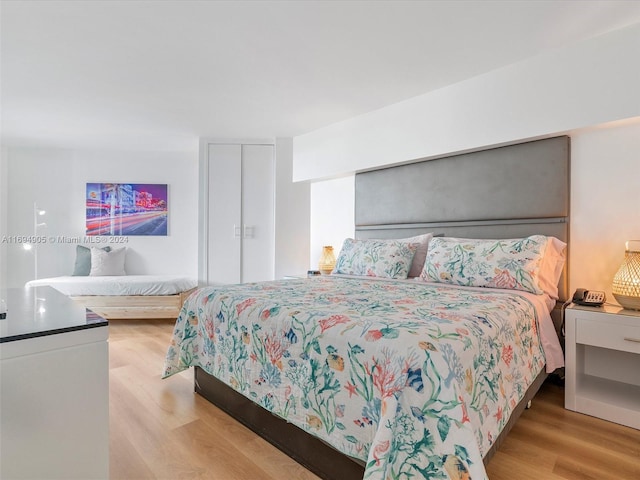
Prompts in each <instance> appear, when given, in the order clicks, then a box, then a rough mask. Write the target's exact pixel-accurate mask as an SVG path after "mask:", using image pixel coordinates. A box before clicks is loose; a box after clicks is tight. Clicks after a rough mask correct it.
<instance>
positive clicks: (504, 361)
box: [163, 275, 545, 480]
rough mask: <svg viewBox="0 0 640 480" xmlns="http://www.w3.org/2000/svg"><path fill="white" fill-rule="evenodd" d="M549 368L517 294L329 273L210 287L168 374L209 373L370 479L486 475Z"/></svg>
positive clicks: (179, 336) (183, 329)
mask: <svg viewBox="0 0 640 480" xmlns="http://www.w3.org/2000/svg"><path fill="white" fill-rule="evenodd" d="M544 364H545V358H544V354H543V351H542V348H541V346H540V341H539V338H538V325H537V320H536V314H535V309H534V307H533V305H532V304H531V303H530V302H529V301H528V300H526V299H525V298H524V297H522V296H520V295H518V294H515V293H513V294H512V293H509V292H502V291H496V290H494V291H491V290H487V291H486V292H485V291H472V290H469V289H464V288H458V287H454V286H446V285H437V284H427V283H424V282H419V281H403V282H398V281H390V280H374V279H366V278H363V279H354V278H344V277H335V276H331V275H328V276H322V277H314V278H308V279H295V280H284V281H279V282H264V283H253V284H244V285H227V286H219V287H207V288H202V289H200V290H198V291H197V292H196V293H194V294H192V295H191V296H190V297H189V298H188V300H187V301H186V302H185V304H184V306H183V307H182V310H181V312H180V316H179V317H178V319H177V321H176V325H175V329H174V333H173V338H172V341H171V344H170V346H169V349H168V352H167V355H166V360H165V366H164V372H163V376H164V377H167V376H170V375H173V374H175V373H178V372H180V371H182V370H184V369H186V368H188V367H190V366H199V367H201V368H203V369H204V370H205V371H206V372H208V373H209V374H211V375H214V376H216V377H217V378H219V379H220V380H222V381H224V382H225V383H226V384H228V385H230V386H231V387H232V388H234V389H235V390H237V391H238V392H240V393H242V394H243V395H245V396H247V397H248V398H250V399H251V400H253V401H254V402H256V403H257V404H259V405H261V406H263V407H264V408H265V409H267V410H269V411H271V412H273V413H274V414H275V415H278V416H280V417H282V418H284V419H286V420H287V421H289V422H291V423H293V424H295V425H297V426H298V427H300V428H302V429H303V430H305V431H307V432H309V433H311V434H312V435H315V436H317V437H319V438H321V439H322V440H324V441H325V442H327V443H329V444H330V445H332V446H334V447H335V448H336V449H337V450H339V451H341V452H343V453H345V454H347V455H350V456H352V457H355V458H357V459H360V460H362V461H363V462H365V465H366V466H365V478H366V479H372V480H386V479H404V478H413V479H427V478H428V479H447V478H463V477H464V478H466V475H468V476H469V478H473V479H474V480H477V479H482V478H486V473H485V470H484V466H483V462H482V457H483V455H484V453H485V452H487V451H488V449H489V448H490V447H491V445H492V444H493V442H494V440H495V439H496V438H497V436H498V434H499V433H500V431H501V430H502V428H503V427H504V425H505V424H506V422H507V420H508V419H509V416H510V415H511V412H512V411H513V409H514V407H515V406H516V404H517V403H518V402H519V401H520V400H521V399H522V398H523V395H524V393H525V391H526V389H527V388H528V386H529V385H530V383H531V382H532V380H533V379H534V378H535V377H536V375H537V374H538V373H539V372H540V371H541V370H542V368H543V367H544ZM453 472H457V473H456V474H455V475H458V476H455V475H454V474H453ZM461 472H464V473H465V475H463V476H462V477H461V476H460V473H461Z"/></svg>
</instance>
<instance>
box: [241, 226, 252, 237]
mask: <svg viewBox="0 0 640 480" xmlns="http://www.w3.org/2000/svg"><path fill="white" fill-rule="evenodd" d="M254 230H255V227H252V226H249V225H245V226H244V238H253V235H254Z"/></svg>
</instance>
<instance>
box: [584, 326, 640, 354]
mask: <svg viewBox="0 0 640 480" xmlns="http://www.w3.org/2000/svg"><path fill="white" fill-rule="evenodd" d="M576 343H580V344H584V345H593V346H595V347H602V348H610V349H613V350H621V351H624V352H631V353H640V323H639V324H638V325H625V324H620V323H613V322H607V320H606V318H604V319H602V320H598V321H594V320H585V319H581V320H580V321H579V322H578V323H577V325H576Z"/></svg>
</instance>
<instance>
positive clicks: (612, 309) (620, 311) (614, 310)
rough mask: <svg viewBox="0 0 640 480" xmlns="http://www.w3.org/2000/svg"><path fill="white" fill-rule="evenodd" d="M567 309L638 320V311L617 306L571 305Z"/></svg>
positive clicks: (639, 314) (639, 312) (639, 316)
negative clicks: (623, 316)
mask: <svg viewBox="0 0 640 480" xmlns="http://www.w3.org/2000/svg"><path fill="white" fill-rule="evenodd" d="M567 308H570V309H572V310H583V311H585V312H600V313H610V314H614V315H625V316H629V317H638V318H639V319H640V311H638V310H627V309H626V308H622V307H619V306H617V305H607V304H605V305H603V306H602V307H586V306H583V305H577V304H575V303H572V304H571V305H569V306H568V307H567Z"/></svg>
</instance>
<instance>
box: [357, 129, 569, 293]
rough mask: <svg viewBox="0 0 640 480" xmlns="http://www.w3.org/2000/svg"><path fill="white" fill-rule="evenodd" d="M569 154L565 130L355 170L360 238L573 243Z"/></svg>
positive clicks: (564, 285)
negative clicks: (538, 238) (539, 237)
mask: <svg viewBox="0 0 640 480" xmlns="http://www.w3.org/2000/svg"><path fill="white" fill-rule="evenodd" d="M569 155H570V144H569V137H566V136H562V137H555V138H550V139H545V140H537V141H532V142H526V143H521V144H517V145H510V146H506V147H499V148H493V149H489V150H482V151H478V152H473V153H466V154H462V155H455V156H451V157H444V158H437V159H431V160H423V161H418V162H415V163H410V164H406V165H400V166H397V167H391V168H385V169H381V170H373V171H370V172H364V173H358V174H356V179H355V193H356V198H355V209H356V210H355V223H356V237H357V238H402V237H410V236H413V235H418V234H420V233H424V232H434V233H435V234H442V235H446V236H449V237H466V238H517V237H523V236H527V235H533V234H543V235H552V236H554V237H557V238H559V239H560V240H562V241H564V242H567V243H568V241H569ZM567 270H568V269H567V268H565V274H563V278H562V279H561V280H560V298H561V299H566V297H567V289H568V285H567V283H568V282H567V275H566V271H567Z"/></svg>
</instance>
